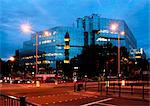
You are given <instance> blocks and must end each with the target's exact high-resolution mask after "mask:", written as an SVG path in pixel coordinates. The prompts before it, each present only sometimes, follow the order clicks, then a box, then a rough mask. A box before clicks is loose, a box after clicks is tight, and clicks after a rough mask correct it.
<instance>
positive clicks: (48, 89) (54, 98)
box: [1, 84, 149, 106]
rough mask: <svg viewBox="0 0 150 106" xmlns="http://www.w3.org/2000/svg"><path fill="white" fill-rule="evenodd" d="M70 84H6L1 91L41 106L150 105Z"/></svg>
mask: <svg viewBox="0 0 150 106" xmlns="http://www.w3.org/2000/svg"><path fill="white" fill-rule="evenodd" d="M69 85H70V86H66V85H64V86H56V85H50V86H43V87H39V88H37V87H33V86H29V87H28V86H27V85H15V84H13V85H12V84H5V85H3V88H1V92H2V93H5V94H8V95H13V96H16V97H20V96H26V100H27V101H29V102H32V103H36V104H39V106H53V105H55V106H60V105H61V106H66V105H68V106H149V102H146V101H142V100H131V99H128V98H126V99H125V98H114V97H108V96H107V97H106V96H104V95H102V96H100V95H98V94H92V93H87V92H83V91H81V92H74V91H73V86H72V85H73V84H69Z"/></svg>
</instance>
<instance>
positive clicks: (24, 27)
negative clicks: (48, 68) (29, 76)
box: [20, 23, 50, 77]
mask: <svg viewBox="0 0 150 106" xmlns="http://www.w3.org/2000/svg"><path fill="white" fill-rule="evenodd" d="M20 27H21V30H22V31H23V32H24V33H31V32H33V33H35V35H36V44H35V45H36V56H35V58H36V62H35V64H36V66H35V70H36V71H35V77H36V75H37V73H38V32H37V31H34V30H33V29H32V26H31V25H30V24H29V23H24V24H22V25H21V26H20ZM43 35H44V36H49V35H50V33H49V31H48V30H45V31H44V32H43Z"/></svg>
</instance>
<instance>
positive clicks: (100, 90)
mask: <svg viewBox="0 0 150 106" xmlns="http://www.w3.org/2000/svg"><path fill="white" fill-rule="evenodd" d="M100 91H101V95H102V91H103V88H102V81H101V90H100Z"/></svg>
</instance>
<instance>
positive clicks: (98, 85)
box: [97, 81, 100, 92]
mask: <svg viewBox="0 0 150 106" xmlns="http://www.w3.org/2000/svg"><path fill="white" fill-rule="evenodd" d="M99 86H100V84H99V81H98V90H97V91H98V92H99V91H100V90H99V89H100V87H99Z"/></svg>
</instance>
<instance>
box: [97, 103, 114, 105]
mask: <svg viewBox="0 0 150 106" xmlns="http://www.w3.org/2000/svg"><path fill="white" fill-rule="evenodd" d="M97 104H99V105H103V106H117V105H113V104H106V103H97Z"/></svg>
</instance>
